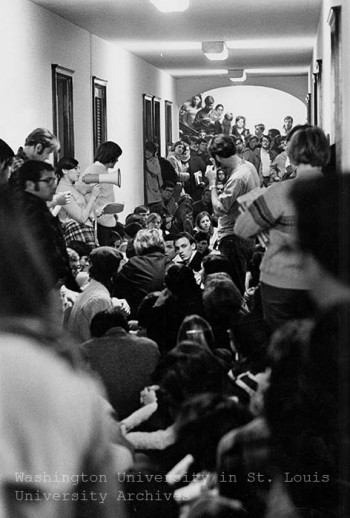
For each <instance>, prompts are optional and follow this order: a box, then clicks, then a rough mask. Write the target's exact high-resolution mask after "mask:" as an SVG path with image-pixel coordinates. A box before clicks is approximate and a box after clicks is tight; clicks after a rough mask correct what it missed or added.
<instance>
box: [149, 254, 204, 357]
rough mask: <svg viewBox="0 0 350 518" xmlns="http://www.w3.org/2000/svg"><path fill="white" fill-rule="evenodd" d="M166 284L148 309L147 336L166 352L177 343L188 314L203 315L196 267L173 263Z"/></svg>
mask: <svg viewBox="0 0 350 518" xmlns="http://www.w3.org/2000/svg"><path fill="white" fill-rule="evenodd" d="M165 286H166V289H165V290H163V291H162V292H161V293H160V294H159V295H158V297H157V300H156V301H155V302H153V301H152V302H153V304H152V307H151V308H150V311H149V312H148V313H147V319H146V325H147V336H148V337H149V338H151V339H152V340H154V341H155V342H156V343H157V344H158V347H159V350H160V353H161V354H162V355H164V354H165V353H166V352H167V351H169V350H170V349H172V348H173V347H174V346H175V345H176V339H177V333H178V331H179V328H180V325H181V323H182V321H183V319H184V318H185V317H186V316H187V315H192V314H197V315H200V316H201V315H203V304H202V292H201V289H200V288H199V286H198V285H197V283H196V280H195V277H194V273H193V271H192V270H191V269H190V268H188V267H187V266H185V265H184V264H171V265H170V266H169V267H168V269H167V270H166V274H165Z"/></svg>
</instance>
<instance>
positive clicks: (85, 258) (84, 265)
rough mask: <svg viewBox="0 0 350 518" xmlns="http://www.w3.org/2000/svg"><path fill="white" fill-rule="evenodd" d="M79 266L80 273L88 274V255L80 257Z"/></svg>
mask: <svg viewBox="0 0 350 518" xmlns="http://www.w3.org/2000/svg"><path fill="white" fill-rule="evenodd" d="M80 266H81V271H82V272H88V271H89V268H90V259H89V256H88V255H82V256H81V258H80Z"/></svg>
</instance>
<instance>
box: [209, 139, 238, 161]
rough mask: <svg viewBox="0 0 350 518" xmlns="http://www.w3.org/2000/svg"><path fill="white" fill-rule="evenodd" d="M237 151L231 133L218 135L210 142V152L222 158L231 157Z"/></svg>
mask: <svg viewBox="0 0 350 518" xmlns="http://www.w3.org/2000/svg"><path fill="white" fill-rule="evenodd" d="M236 152H237V149H236V146H235V143H234V140H233V138H232V137H231V136H230V135H224V134H220V135H216V136H215V137H214V138H213V139H212V140H211V141H210V144H209V153H210V154H211V156H213V157H215V156H216V155H217V156H219V157H220V158H229V157H230V156H233V155H235V154H236Z"/></svg>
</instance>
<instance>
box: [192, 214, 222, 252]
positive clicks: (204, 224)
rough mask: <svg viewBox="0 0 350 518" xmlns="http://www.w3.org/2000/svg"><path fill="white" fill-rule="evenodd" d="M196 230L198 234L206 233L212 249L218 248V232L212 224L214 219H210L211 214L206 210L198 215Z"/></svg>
mask: <svg viewBox="0 0 350 518" xmlns="http://www.w3.org/2000/svg"><path fill="white" fill-rule="evenodd" d="M194 230H195V231H196V232H205V233H206V234H208V237H209V243H210V248H212V249H214V248H216V247H217V241H218V235H217V234H218V231H217V228H216V227H214V225H213V223H212V218H211V217H210V214H209V212H207V211H205V210H204V211H203V212H200V213H199V214H198V215H197V217H196V226H195V227H194Z"/></svg>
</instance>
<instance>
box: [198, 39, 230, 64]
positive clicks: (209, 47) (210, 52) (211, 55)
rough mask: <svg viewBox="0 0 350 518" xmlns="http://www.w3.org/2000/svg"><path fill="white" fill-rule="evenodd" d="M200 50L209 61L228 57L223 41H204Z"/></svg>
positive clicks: (222, 59)
mask: <svg viewBox="0 0 350 518" xmlns="http://www.w3.org/2000/svg"><path fill="white" fill-rule="evenodd" d="M202 52H203V54H204V55H205V57H207V58H208V59H210V61H224V60H225V59H227V58H228V50H227V47H226V43H225V42H224V41H204V42H203V43H202Z"/></svg>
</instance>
